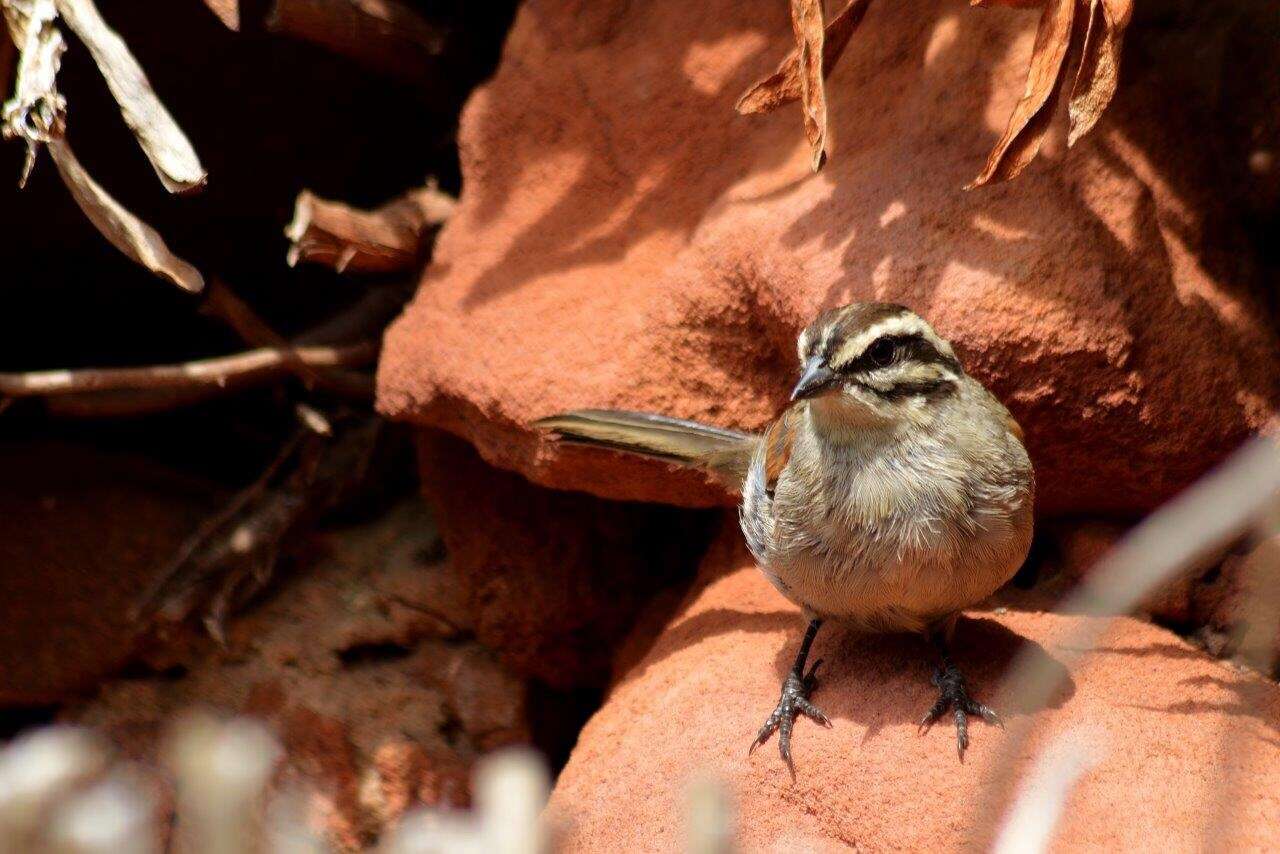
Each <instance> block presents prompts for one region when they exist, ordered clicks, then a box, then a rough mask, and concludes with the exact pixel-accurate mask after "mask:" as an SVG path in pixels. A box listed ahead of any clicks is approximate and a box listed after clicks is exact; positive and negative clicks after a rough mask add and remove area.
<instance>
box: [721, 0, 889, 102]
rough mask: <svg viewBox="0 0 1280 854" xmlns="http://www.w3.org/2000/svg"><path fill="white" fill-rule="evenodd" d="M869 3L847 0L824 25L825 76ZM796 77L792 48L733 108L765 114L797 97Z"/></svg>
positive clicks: (797, 64)
mask: <svg viewBox="0 0 1280 854" xmlns="http://www.w3.org/2000/svg"><path fill="white" fill-rule="evenodd" d="M870 5H871V0H849V2H848V3H847V4H846V5H845V7H844V8H843V9H841V10H840V13H839V14H837V15H836V16H835V17H834V18H832V19H831V22H830V23H829V24H827V31H826V35H825V44H824V46H823V56H822V74H823V76H824V77H826V76H829V75H830V74H831V70H832V69H833V68H835V66H836V62H837V61H838V60H839V59H840V55H841V54H842V53H844V49H845V48H846V47H847V46H848V44H849V40H850V39H851V38H852V37H853V31H854V30H856V29H857V28H858V25H859V24H861V23H862V18H863V16H864V15H866V13H867V8H868V7H869V6H870ZM800 76H801V75H800V57H799V51H798V50H793V51H791V53H789V54H787V57H786V59H784V60H782V62H781V63H779V64H778V69H777V70H776V71H774V72H773V73H772V74H770V75H769V76H768V77H766V78H764V79H763V80H761V81H759V82H758V83H756V84H755V85H754V86H752V87H751V88H750V89H748V90H747V91H746V92H745V93H744V94H743V95H742V97H741V98H739V99H738V103H737V104H736V105H735V109H736V110H737V111H738V112H739V113H741V114H743V115H747V114H749V113H768V112H771V111H773V110H776V109H777V108H778V107H781V106H782V105H783V104H790V103H791V102H792V101H798V100H800V86H801V83H800Z"/></svg>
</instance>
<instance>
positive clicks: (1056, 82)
mask: <svg viewBox="0 0 1280 854" xmlns="http://www.w3.org/2000/svg"><path fill="white" fill-rule="evenodd" d="M1075 9H1076V0H1048V2H1047V3H1046V4H1045V7H1044V11H1043V12H1042V13H1041V15H1040V27H1039V29H1038V30H1037V32H1036V42H1035V47H1033V48H1032V51H1031V65H1030V67H1029V68H1028V70H1027V85H1026V88H1025V90H1024V91H1023V94H1022V98H1021V99H1019V101H1018V103H1017V105H1016V106H1015V107H1014V108H1013V114H1012V115H1011V116H1010V117H1009V126H1008V127H1007V128H1005V132H1004V135H1003V136H1001V137H1000V141H999V142H997V143H996V146H995V148H994V149H992V151H991V155H990V156H989V157H988V158H987V165H986V168H984V169H983V170H982V174H980V175H979V176H978V177H977V178H975V179H973V182H972V183H970V184H969V186H967V187H966V188H965V189H966V190H972V189H973V188H974V187H981V186H982V185H983V184H986V183H989V182H991V181H1007V180H1008V179H1010V178H1012V177H1014V176H1015V175H1017V174H1018V173H1019V172H1021V171H1022V170H1023V169H1025V168H1026V167H1027V164H1029V163H1030V162H1031V161H1032V160H1034V159H1035V156H1036V154H1037V153H1039V151H1040V144H1041V143H1042V142H1043V141H1044V135H1045V131H1046V130H1048V127H1049V120H1050V119H1051V118H1052V117H1053V106H1054V104H1055V103H1057V99H1058V94H1059V92H1060V91H1061V85H1060V84H1061V81H1062V77H1063V73H1064V71H1065V68H1066V59H1067V53H1068V50H1069V48H1070V46H1071V27H1072V23H1073V21H1074V20H1075Z"/></svg>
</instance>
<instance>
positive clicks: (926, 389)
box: [791, 302, 964, 416]
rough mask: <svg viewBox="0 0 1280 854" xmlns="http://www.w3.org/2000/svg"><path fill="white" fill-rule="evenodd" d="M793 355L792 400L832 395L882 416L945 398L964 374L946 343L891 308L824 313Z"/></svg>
mask: <svg viewBox="0 0 1280 854" xmlns="http://www.w3.org/2000/svg"><path fill="white" fill-rule="evenodd" d="M797 349H798V350H799V355H800V363H801V366H802V367H801V372H800V381H799V382H798V383H797V384H796V387H795V390H794V391H793V392H792V393H791V399H792V400H801V399H809V398H814V399H816V398H829V397H833V396H837V395H839V396H840V397H843V398H852V400H851V401H849V400H846V401H845V402H855V401H856V403H858V404H859V405H861V406H862V407H864V408H869V409H871V410H872V411H874V412H875V413H877V414H880V415H886V416H888V415H893V414H894V413H895V412H897V411H899V410H901V409H903V408H919V407H920V406H921V405H922V404H924V403H927V402H928V401H929V400H932V399H936V398H938V397H940V396H943V395H947V394H950V393H951V392H953V391H955V389H956V387H957V386H958V384H959V382H960V379H961V377H963V376H964V368H962V367H961V365H960V362H959V360H958V359H956V354H955V351H954V350H952V349H951V345H950V344H948V343H947V342H946V341H944V340H943V339H942V338H940V337H939V336H938V333H936V332H934V331H933V327H931V326H930V325H929V324H928V323H926V322H925V320H924V318H922V317H920V316H919V315H918V314H916V313H915V312H913V311H911V310H910V309H909V308H906V307H905V306H901V305H895V304H893V303H880V302H863V303H853V304H852V305H846V306H842V307H840V308H835V309H831V310H830V311H824V312H823V313H822V314H820V315H819V316H818V317H817V319H815V320H814V321H813V323H810V324H809V326H808V327H806V328H805V330H804V331H803V332H801V333H800V338H799V340H798V341H797Z"/></svg>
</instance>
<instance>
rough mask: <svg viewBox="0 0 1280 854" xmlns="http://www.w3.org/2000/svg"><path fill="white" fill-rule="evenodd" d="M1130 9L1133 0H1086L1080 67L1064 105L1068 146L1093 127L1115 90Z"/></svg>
mask: <svg viewBox="0 0 1280 854" xmlns="http://www.w3.org/2000/svg"><path fill="white" fill-rule="evenodd" d="M1132 11H1133V0H1108V2H1104V0H1089V22H1088V24H1087V27H1086V29H1085V37H1084V46H1083V47H1082V48H1081V51H1080V68H1079V70H1078V71H1077V72H1076V79H1075V83H1074V85H1073V86H1072V87H1071V100H1070V101H1069V102H1068V104H1067V116H1068V117H1069V119H1070V129H1069V130H1068V132H1067V145H1068V146H1072V145H1075V144H1076V141H1077V140H1078V139H1080V137H1082V136H1084V135H1085V134H1086V133H1088V132H1089V131H1090V130H1092V129H1093V126H1094V125H1095V124H1097V122H1098V119H1099V118H1100V117H1101V116H1102V113H1103V111H1104V110H1106V108H1107V105H1108V104H1110V103H1111V98H1112V96H1114V95H1115V93H1116V84H1117V83H1118V82H1119V77H1120V49H1121V47H1122V46H1123V44H1124V30H1125V26H1127V25H1128V23H1129V17H1130V14H1131V13H1132Z"/></svg>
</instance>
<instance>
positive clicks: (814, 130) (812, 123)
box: [791, 0, 827, 172]
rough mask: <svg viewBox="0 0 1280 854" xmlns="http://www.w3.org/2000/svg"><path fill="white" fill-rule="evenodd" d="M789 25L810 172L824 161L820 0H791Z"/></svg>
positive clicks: (823, 84)
mask: <svg viewBox="0 0 1280 854" xmlns="http://www.w3.org/2000/svg"><path fill="white" fill-rule="evenodd" d="M791 28H792V29H793V30H794V31H795V35H796V51H797V56H796V58H797V61H798V63H799V67H800V106H801V108H802V109H803V110H804V135H805V137H806V138H807V139H808V140H809V149H810V150H811V151H812V152H813V160H812V163H811V165H812V167H813V171H814V172H817V171H818V170H819V169H821V168H822V164H824V163H826V162H827V90H826V84H825V82H824V80H823V76H822V50H823V46H824V42H825V36H826V27H824V26H823V23H822V0H791Z"/></svg>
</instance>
